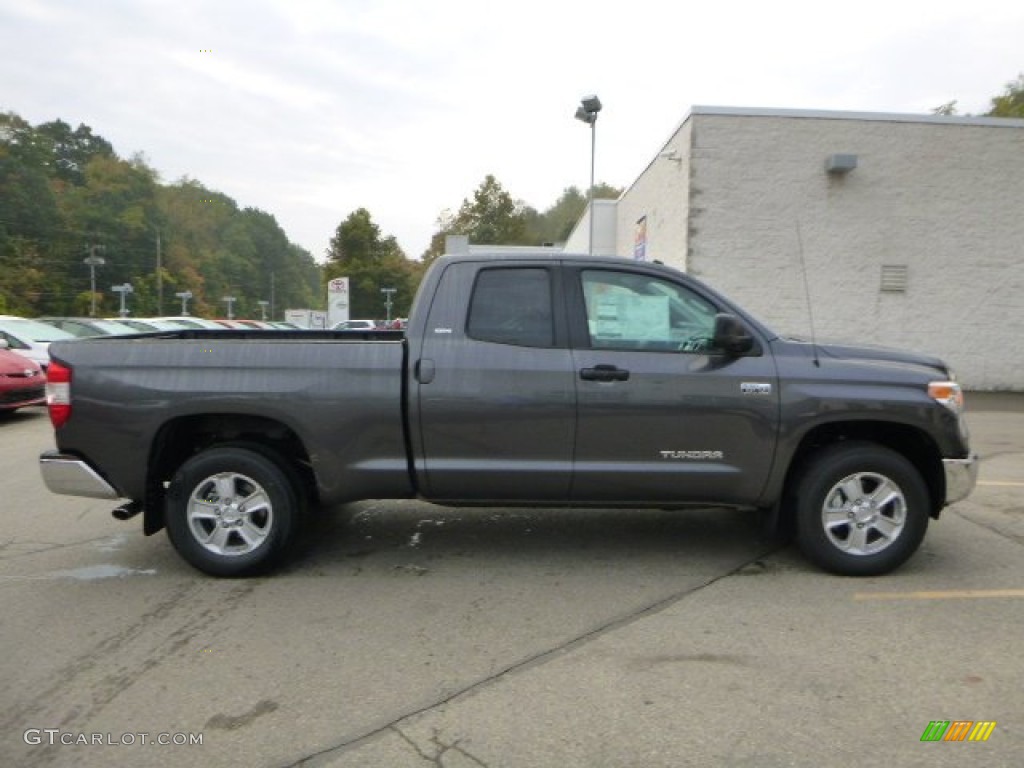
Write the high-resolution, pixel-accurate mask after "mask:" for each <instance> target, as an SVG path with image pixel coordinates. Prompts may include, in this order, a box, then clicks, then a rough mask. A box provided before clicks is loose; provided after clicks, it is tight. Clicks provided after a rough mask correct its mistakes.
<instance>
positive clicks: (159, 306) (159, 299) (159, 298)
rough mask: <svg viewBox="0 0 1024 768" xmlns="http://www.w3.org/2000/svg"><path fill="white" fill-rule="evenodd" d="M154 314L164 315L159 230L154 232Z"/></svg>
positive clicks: (162, 271)
mask: <svg viewBox="0 0 1024 768" xmlns="http://www.w3.org/2000/svg"><path fill="white" fill-rule="evenodd" d="M156 313H157V314H158V315H160V316H163V314H164V270H163V264H162V258H161V254H160V230H159V229H158V230H157V231H156Z"/></svg>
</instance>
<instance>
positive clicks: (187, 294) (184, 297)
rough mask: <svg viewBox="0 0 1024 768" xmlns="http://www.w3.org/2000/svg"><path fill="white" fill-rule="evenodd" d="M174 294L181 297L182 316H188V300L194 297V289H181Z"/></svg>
mask: <svg viewBox="0 0 1024 768" xmlns="http://www.w3.org/2000/svg"><path fill="white" fill-rule="evenodd" d="M174 295H175V296H177V297H178V298H179V299H181V314H182V317H188V300H189V299H191V298H192V291H181V292H180V293H176V294H174Z"/></svg>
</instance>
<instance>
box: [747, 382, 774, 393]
mask: <svg viewBox="0 0 1024 768" xmlns="http://www.w3.org/2000/svg"><path fill="white" fill-rule="evenodd" d="M740 392H741V393H742V394H744V395H770V394H771V393H772V385H771V384H767V383H765V382H760V381H744V382H742V383H741V384H740Z"/></svg>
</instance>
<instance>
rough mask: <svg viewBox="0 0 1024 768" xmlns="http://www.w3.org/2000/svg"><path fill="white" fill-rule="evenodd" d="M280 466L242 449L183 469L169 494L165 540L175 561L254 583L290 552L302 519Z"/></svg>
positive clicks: (212, 454) (219, 450)
mask: <svg viewBox="0 0 1024 768" xmlns="http://www.w3.org/2000/svg"><path fill="white" fill-rule="evenodd" d="M284 467H285V465H284V463H283V460H281V459H278V458H277V457H276V455H275V454H273V453H271V452H269V451H264V450H255V449H250V448H243V447H239V446H219V447H214V448H210V449H207V450H205V451H203V452H201V453H199V454H197V455H195V456H193V457H192V458H191V459H189V460H188V461H186V462H185V463H184V464H183V465H182V466H181V468H180V469H179V470H178V471H177V473H176V474H175V475H174V478H173V479H172V481H171V484H170V487H169V488H168V490H167V517H166V522H167V534H168V536H169V538H170V540H171V543H172V544H173V545H174V548H175V549H176V550H177V551H178V553H179V554H180V555H181V556H182V557H183V558H185V560H187V561H188V562H189V563H190V564H191V565H192V566H194V567H195V568H198V569H199V570H200V571H203V572H204V573H208V574H210V575H212V576H251V575H254V574H257V573H262V572H264V571H266V570H267V569H268V568H270V567H272V566H273V565H275V564H276V563H277V562H279V561H280V559H281V558H282V557H283V555H284V554H285V553H286V552H287V551H288V549H289V547H290V545H291V543H292V541H293V540H294V538H295V534H296V531H297V528H298V523H299V518H300V516H301V513H302V506H301V497H300V495H299V491H298V490H297V488H296V486H295V484H294V482H293V481H292V479H291V478H292V475H291V473H289V472H288V471H287V470H286V469H285V468H284Z"/></svg>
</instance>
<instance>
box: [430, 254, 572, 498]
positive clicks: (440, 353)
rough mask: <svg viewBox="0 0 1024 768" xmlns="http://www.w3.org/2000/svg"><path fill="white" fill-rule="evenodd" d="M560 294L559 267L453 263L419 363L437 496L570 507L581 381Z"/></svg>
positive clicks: (550, 264) (436, 298)
mask: <svg viewBox="0 0 1024 768" xmlns="http://www.w3.org/2000/svg"><path fill="white" fill-rule="evenodd" d="M559 291H560V270H559V266H558V263H557V262H553V261H538V262H521V261H516V262H515V263H514V264H513V263H505V264H503V263H502V262H500V261H497V262H495V261H488V262H472V261H469V262H459V261H456V262H453V263H452V264H449V265H448V266H447V267H446V269H445V272H444V274H443V275H442V277H441V280H440V282H439V284H438V289H437V292H436V293H435V296H434V298H433V301H432V303H431V306H430V311H429V315H428V320H427V324H426V327H425V330H424V338H423V344H422V347H421V354H420V358H419V359H418V360H412V361H411V363H412V366H413V383H412V386H413V387H414V388H415V391H414V392H412V393H411V395H412V396H413V397H414V398H415V403H416V409H417V413H418V419H417V420H415V421H414V422H413V423H414V424H417V425H418V428H419V430H418V432H417V433H416V434H415V435H414V440H416V442H417V445H415V446H414V455H415V456H417V459H416V468H417V471H418V474H419V476H420V478H421V486H422V487H424V488H425V490H426V495H427V496H428V497H429V498H431V499H434V500H437V501H446V500H447V501H479V502H485V501H491V500H518V501H531V502H552V503H564V502H566V501H567V500H568V497H569V483H570V480H571V477H572V451H573V444H574V431H575V416H576V383H575V372H574V369H573V361H572V355H571V353H570V352H569V349H568V343H567V336H568V334H567V328H566V321H565V310H564V300H559V301H555V296H559V297H560V293H559ZM556 308H557V310H556Z"/></svg>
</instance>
